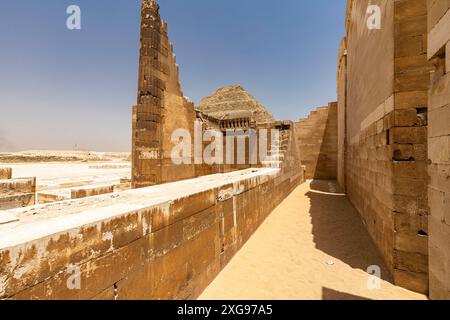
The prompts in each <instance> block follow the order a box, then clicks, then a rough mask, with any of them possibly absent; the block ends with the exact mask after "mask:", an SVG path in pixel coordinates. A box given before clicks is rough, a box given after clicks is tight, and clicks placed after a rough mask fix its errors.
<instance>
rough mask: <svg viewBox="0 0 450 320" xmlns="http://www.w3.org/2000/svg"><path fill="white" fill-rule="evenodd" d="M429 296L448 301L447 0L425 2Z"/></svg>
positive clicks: (449, 88) (449, 59)
mask: <svg viewBox="0 0 450 320" xmlns="http://www.w3.org/2000/svg"><path fill="white" fill-rule="evenodd" d="M428 33H429V34H428V35H429V39H428V57H429V58H430V59H431V61H433V63H434V65H435V72H434V73H432V76H431V88H430V92H429V117H428V157H429V159H430V165H429V176H430V183H429V206H430V212H431V215H430V218H429V223H430V244H429V253H430V261H429V266H430V297H431V298H432V299H450V276H449V275H450V179H449V177H450V42H449V41H450V1H449V0H428Z"/></svg>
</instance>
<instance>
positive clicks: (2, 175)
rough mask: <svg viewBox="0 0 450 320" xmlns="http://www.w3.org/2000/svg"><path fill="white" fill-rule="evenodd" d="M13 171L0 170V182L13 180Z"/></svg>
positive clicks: (7, 169) (8, 169)
mask: <svg viewBox="0 0 450 320" xmlns="http://www.w3.org/2000/svg"><path fill="white" fill-rule="evenodd" d="M11 178H12V169H11V168H0V180H4V179H11Z"/></svg>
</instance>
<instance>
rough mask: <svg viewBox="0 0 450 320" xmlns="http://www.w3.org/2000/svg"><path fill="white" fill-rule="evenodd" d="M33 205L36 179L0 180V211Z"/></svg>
mask: <svg viewBox="0 0 450 320" xmlns="http://www.w3.org/2000/svg"><path fill="white" fill-rule="evenodd" d="M35 203H36V178H21V179H9V180H0V210H8V209H13V208H19V207H27V206H32V205H34V204H35ZM0 215H1V213H0Z"/></svg>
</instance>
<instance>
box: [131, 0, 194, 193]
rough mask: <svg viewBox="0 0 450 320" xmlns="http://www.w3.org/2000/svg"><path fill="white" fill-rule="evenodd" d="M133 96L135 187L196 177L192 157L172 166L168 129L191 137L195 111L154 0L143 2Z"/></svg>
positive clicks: (170, 133)
mask: <svg viewBox="0 0 450 320" xmlns="http://www.w3.org/2000/svg"><path fill="white" fill-rule="evenodd" d="M137 100H138V101H137V106H135V107H134V108H133V143H132V145H133V150H132V180H133V182H132V185H133V187H145V186H149V185H155V184H160V183H164V182H170V181H176V180H180V179H188V178H192V177H194V176H195V168H194V164H193V161H191V164H185V165H174V164H173V162H172V160H171V151H172V147H173V143H172V141H171V137H172V133H173V132H174V131H175V130H176V129H185V130H189V132H190V133H191V136H192V137H193V133H194V132H193V130H194V129H193V128H194V122H195V111H194V105H193V103H192V102H189V101H188V100H187V99H186V98H185V97H184V95H183V92H182V91H181V86H180V83H179V77H178V65H177V64H176V59H175V55H174V53H173V46H172V44H171V43H170V42H169V38H168V35H167V24H166V23H165V22H164V21H162V20H161V17H160V15H159V5H158V4H157V3H156V2H155V1H153V0H144V1H143V2H142V16H141V49H140V62H139V80H138V99H137ZM191 160H192V159H191Z"/></svg>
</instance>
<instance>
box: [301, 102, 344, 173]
mask: <svg viewBox="0 0 450 320" xmlns="http://www.w3.org/2000/svg"><path fill="white" fill-rule="evenodd" d="M295 132H296V133H295V135H296V141H297V146H298V150H299V155H300V161H301V163H302V165H304V166H305V167H306V179H336V176H337V136H338V135H337V103H335V102H333V103H330V104H329V105H328V106H327V107H321V108H317V109H316V110H315V111H313V112H311V113H310V114H309V116H308V118H306V119H302V120H300V121H299V122H297V123H295Z"/></svg>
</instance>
